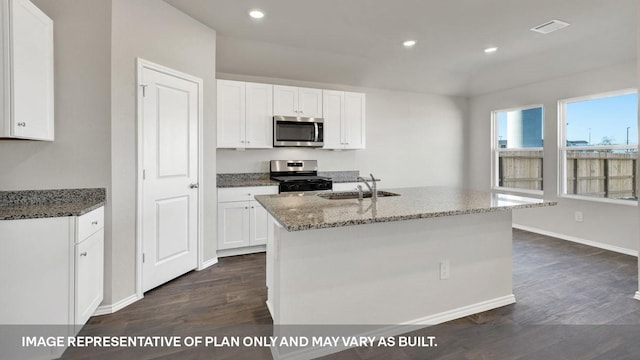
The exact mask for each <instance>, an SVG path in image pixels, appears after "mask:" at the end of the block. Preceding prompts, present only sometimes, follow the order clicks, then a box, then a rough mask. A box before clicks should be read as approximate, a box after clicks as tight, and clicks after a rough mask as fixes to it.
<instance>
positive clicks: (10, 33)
mask: <svg viewBox="0 0 640 360" xmlns="http://www.w3.org/2000/svg"><path fill="white" fill-rule="evenodd" d="M0 19H1V20H2V21H1V22H0V44H1V46H0V111H1V112H2V115H3V120H1V121H0V137H4V138H18V139H31V140H50V141H52V140H53V138H54V136H53V135H54V105H53V101H54V98H53V21H52V20H51V19H50V18H49V17H48V16H47V15H45V14H44V13H43V12H42V11H40V9H38V8H37V7H36V6H35V5H33V4H32V3H31V2H30V1H28V0H0Z"/></svg>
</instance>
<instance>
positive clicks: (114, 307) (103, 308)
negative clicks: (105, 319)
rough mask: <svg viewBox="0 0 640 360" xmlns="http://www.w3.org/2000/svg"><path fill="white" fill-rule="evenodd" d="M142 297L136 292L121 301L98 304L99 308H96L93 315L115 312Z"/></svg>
mask: <svg viewBox="0 0 640 360" xmlns="http://www.w3.org/2000/svg"><path fill="white" fill-rule="evenodd" d="M140 299H142V297H140V298H139V297H138V296H137V295H136V294H133V295H131V296H129V297H126V298H124V299H122V300H120V301H118V302H117V303H115V304H105V305H100V306H98V308H97V309H96V311H95V312H94V313H93V316H98V315H107V314H113V313H114V312H116V311H118V310H120V309H123V308H125V307H127V306H129V305H131V304H133V303H134V302H136V301H138V300H140Z"/></svg>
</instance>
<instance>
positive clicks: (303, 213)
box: [256, 187, 556, 231]
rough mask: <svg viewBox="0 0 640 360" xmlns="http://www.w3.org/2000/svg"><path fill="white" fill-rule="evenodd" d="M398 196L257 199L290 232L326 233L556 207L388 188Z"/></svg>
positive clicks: (469, 193)
mask: <svg viewBox="0 0 640 360" xmlns="http://www.w3.org/2000/svg"><path fill="white" fill-rule="evenodd" d="M385 190H386V191H391V192H395V193H398V194H400V196H390V197H381V198H379V199H378V200H377V201H376V202H373V201H371V199H364V200H362V201H358V200H357V199H351V200H328V199H324V198H321V197H319V196H317V194H316V193H304V194H301V193H296V194H292V195H290V194H279V195H259V196H256V200H258V202H260V203H261V204H262V206H264V208H265V209H266V210H267V211H268V212H269V213H270V214H271V215H272V216H273V217H274V218H275V219H276V220H277V221H278V222H279V223H280V224H281V225H282V226H283V227H284V228H285V229H287V230H288V231H299V230H309V229H322V228H332V227H341V226H349V225H359V224H370V223H377V222H389V221H402V220H411V219H420V218H433V217H442V216H452V215H463V214H474V213H486V212H493V211H500V210H510V209H522V208H533V207H542V206H552V205H556V202H552V201H544V200H540V199H535V198H529V197H521V196H514V195H505V194H495V193H490V192H481V191H473V190H461V189H454V188H444V187H419V188H400V189H385Z"/></svg>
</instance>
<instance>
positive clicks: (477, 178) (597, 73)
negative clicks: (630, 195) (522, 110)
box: [466, 61, 638, 251]
mask: <svg viewBox="0 0 640 360" xmlns="http://www.w3.org/2000/svg"><path fill="white" fill-rule="evenodd" d="M636 86H637V63H636V62H635V61H634V62H629V63H625V64H619V65H617V66H611V67H607V68H602V69H598V70H594V71H589V72H583V73H577V74H573V75H569V76H565V77H561V78H557V79H553V80H549V81H543V82H538V83H534V84H530V85H526V86H521V87H517V88H513V89H507V90H504V91H500V92H495V93H491V94H486V95H482V96H477V97H474V98H472V99H471V100H470V104H469V114H470V116H469V124H468V127H467V129H466V131H467V134H466V137H467V138H468V150H467V158H466V169H467V173H466V179H467V184H466V185H467V186H469V187H472V188H477V189H483V190H488V189H490V183H491V178H490V164H491V146H490V140H491V132H490V130H491V111H493V110H499V109H505V108H512V107H517V106H523V105H531V104H542V105H543V106H544V139H545V140H544V144H545V146H544V169H543V173H544V198H545V199H550V200H557V201H558V206H555V207H547V208H538V209H527V210H518V211H515V212H514V215H513V222H514V224H519V225H524V226H527V227H532V228H536V229H540V230H544V231H548V232H553V233H557V234H561V235H564V236H569V237H576V238H579V239H583V240H589V241H595V242H598V243H602V244H606V245H609V246H612V247H618V248H622V249H627V250H629V251H637V250H638V235H637V234H638V209H637V207H635V206H628V205H616V204H604V203H597V202H593V201H585V200H573V199H566V198H560V197H558V195H557V194H558V180H557V179H558V155H557V154H558V143H559V141H558V131H557V128H558V122H557V102H558V100H561V99H566V98H572V97H578V96H584V95H590V94H597V93H602V92H606V91H612V90H618V89H626V88H635V87H636ZM575 211H582V212H583V213H584V222H583V223H578V222H575V221H574V212H575Z"/></svg>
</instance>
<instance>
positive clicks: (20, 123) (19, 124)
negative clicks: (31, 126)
mask: <svg viewBox="0 0 640 360" xmlns="http://www.w3.org/2000/svg"><path fill="white" fill-rule="evenodd" d="M16 125H18V126H22V127H26V126H27V123H26V122H19V123H17V124H16Z"/></svg>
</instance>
